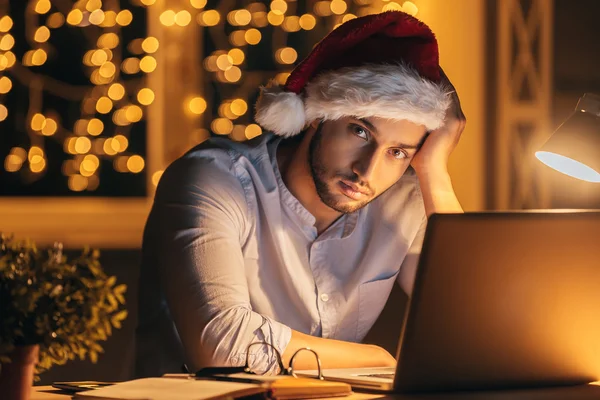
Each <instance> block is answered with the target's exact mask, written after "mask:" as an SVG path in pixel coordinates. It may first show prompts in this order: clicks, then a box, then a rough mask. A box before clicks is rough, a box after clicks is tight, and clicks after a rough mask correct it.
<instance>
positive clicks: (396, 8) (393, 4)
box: [382, 1, 402, 11]
mask: <svg viewBox="0 0 600 400" xmlns="http://www.w3.org/2000/svg"><path fill="white" fill-rule="evenodd" d="M382 11H402V6H401V5H400V4H398V3H396V2H393V1H390V2H389V3H387V4H386V5H384V6H383V8H382Z"/></svg>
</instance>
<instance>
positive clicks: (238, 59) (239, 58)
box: [227, 49, 246, 65]
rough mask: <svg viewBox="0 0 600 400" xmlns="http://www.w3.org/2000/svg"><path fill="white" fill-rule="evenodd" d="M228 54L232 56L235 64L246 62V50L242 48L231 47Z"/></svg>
mask: <svg viewBox="0 0 600 400" xmlns="http://www.w3.org/2000/svg"><path fill="white" fill-rule="evenodd" d="M227 54H228V55H229V57H230V58H231V62H232V63H233V65H240V64H242V63H243V62H244V58H245V57H246V56H245V55H244V52H243V51H242V50H240V49H231V50H229V52H228V53H227Z"/></svg>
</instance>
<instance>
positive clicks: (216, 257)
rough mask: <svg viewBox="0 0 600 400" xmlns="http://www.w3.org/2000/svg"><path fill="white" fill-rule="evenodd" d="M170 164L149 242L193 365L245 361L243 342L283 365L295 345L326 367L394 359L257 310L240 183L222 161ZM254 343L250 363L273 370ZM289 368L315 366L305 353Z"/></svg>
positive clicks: (378, 350) (273, 365) (273, 364)
mask: <svg viewBox="0 0 600 400" xmlns="http://www.w3.org/2000/svg"><path fill="white" fill-rule="evenodd" d="M176 163H177V165H175V166H173V167H172V168H170V169H167V171H166V172H165V174H164V175H163V178H162V179H161V183H160V185H159V188H158V191H157V195H156V198H155V205H154V207H153V211H152V214H151V216H150V218H151V219H152V221H151V222H152V225H153V226H154V229H153V230H152V232H151V235H152V236H154V237H153V239H152V241H151V243H152V244H153V245H155V246H158V248H157V249H156V251H155V254H157V255H158V264H159V271H160V278H161V284H162V286H163V288H164V291H165V296H166V299H167V303H168V306H169V310H170V313H171V315H172V317H173V320H174V322H175V325H176V328H177V331H178V334H179V336H180V338H181V341H182V344H183V347H184V350H185V353H186V357H187V359H188V360H187V361H188V362H189V363H190V367H191V368H193V369H197V368H198V367H199V366H208V365H212V366H221V365H243V364H244V362H245V354H246V349H247V347H248V345H250V343H253V342H260V341H266V342H269V343H271V344H273V345H274V346H275V348H277V349H278V350H279V351H280V352H281V353H282V354H283V357H284V360H286V364H285V365H286V366H287V362H289V358H290V357H291V355H292V354H293V352H294V351H295V350H297V349H299V348H301V347H311V348H312V349H314V350H316V351H317V352H318V353H319V355H320V358H321V361H322V363H323V366H324V367H327V368H337V367H364V366H372V365H380V366H386V365H390V364H392V363H393V362H394V360H393V357H392V356H391V355H389V354H388V353H387V352H386V351H385V350H383V349H381V348H379V347H376V346H371V345H362V344H356V343H349V342H342V341H337V340H331V339H323V338H317V337H312V336H309V335H305V334H302V333H300V332H295V331H292V330H291V329H290V328H289V327H287V326H285V325H283V324H281V323H279V322H277V321H274V320H272V319H271V318H267V317H265V316H263V315H261V314H258V313H257V312H255V311H254V310H253V309H252V306H251V304H250V296H249V293H248V287H247V284H246V273H245V266H244V258H243V253H242V244H241V243H243V240H244V237H245V235H246V232H247V230H248V221H249V219H250V218H251V217H250V216H249V215H248V205H247V201H246V197H245V193H244V190H243V188H242V186H241V185H240V183H239V181H238V180H237V178H235V176H233V174H232V173H231V172H230V171H228V167H223V164H224V163H225V161H224V160H221V161H219V162H215V161H214V160H198V159H187V160H186V159H184V160H179V161H178V162H176ZM254 347H255V348H256V349H255V350H253V354H251V357H250V366H251V367H253V368H256V369H257V370H269V371H271V372H276V369H277V364H276V358H275V356H274V354H273V352H272V351H270V349H269V348H268V347H261V346H254ZM304 353H305V352H304ZM182 361H183V360H182ZM295 368H296V369H306V368H315V365H314V362H311V360H310V359H309V358H307V357H306V354H303V355H302V356H299V358H297V359H295Z"/></svg>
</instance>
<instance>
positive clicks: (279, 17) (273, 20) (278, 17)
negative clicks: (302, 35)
mask: <svg viewBox="0 0 600 400" xmlns="http://www.w3.org/2000/svg"><path fill="white" fill-rule="evenodd" d="M284 18H285V17H284V16H283V14H276V13H274V12H273V11H269V13H268V14H267V21H269V23H270V24H271V25H273V26H279V25H281V24H282V23H283V20H284Z"/></svg>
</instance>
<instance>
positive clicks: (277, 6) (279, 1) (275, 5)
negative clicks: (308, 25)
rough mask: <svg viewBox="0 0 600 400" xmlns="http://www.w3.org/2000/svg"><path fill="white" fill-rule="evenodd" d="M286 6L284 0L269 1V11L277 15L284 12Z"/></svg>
mask: <svg viewBox="0 0 600 400" xmlns="http://www.w3.org/2000/svg"><path fill="white" fill-rule="evenodd" d="M287 8H288V7H287V3H286V2H285V1H284V0H273V1H272V2H271V11H273V13H275V14H277V15H283V14H285V12H286V11H287Z"/></svg>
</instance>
